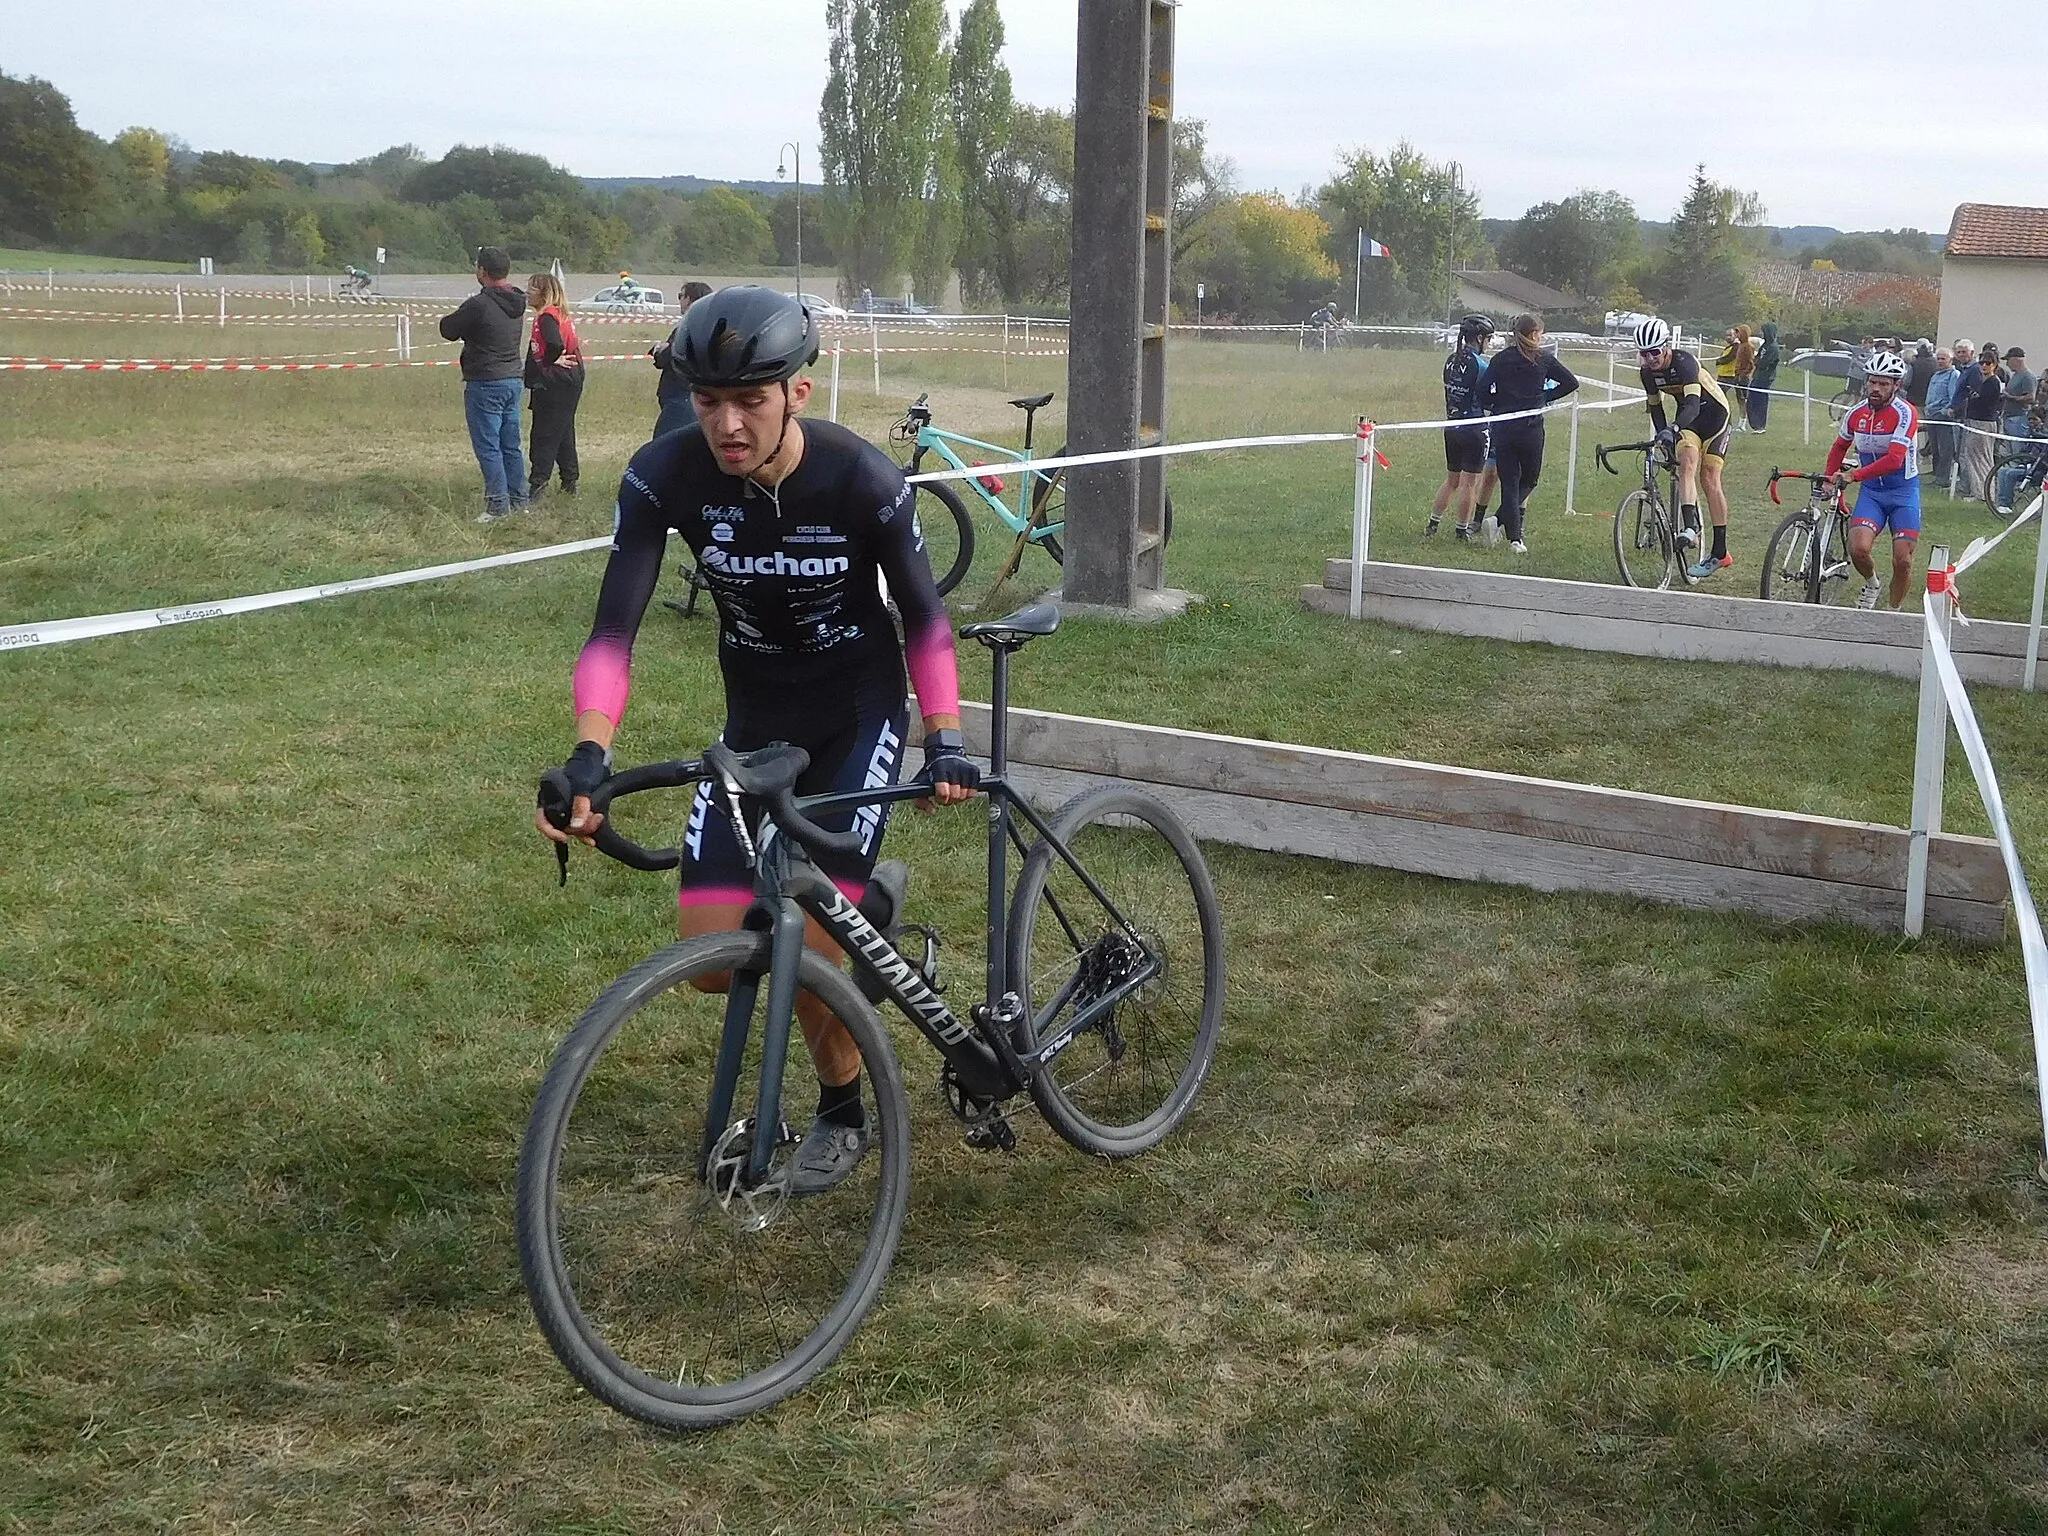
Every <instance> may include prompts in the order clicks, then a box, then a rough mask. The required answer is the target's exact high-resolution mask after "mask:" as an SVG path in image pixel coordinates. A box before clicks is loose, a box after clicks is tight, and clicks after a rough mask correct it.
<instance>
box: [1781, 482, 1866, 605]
mask: <svg viewBox="0 0 2048 1536" xmlns="http://www.w3.org/2000/svg"><path fill="white" fill-rule="evenodd" d="M1780 480H1804V481H1805V482H1806V485H1807V493H1806V505H1805V506H1803V507H1801V508H1800V509H1799V510H1798V511H1796V512H1793V513H1791V514H1789V515H1788V516H1787V517H1786V519H1785V520H1784V521H1783V522H1782V523H1780V524H1778V527H1777V531H1776V532H1775V533H1773V534H1772V535H1771V542H1770V543H1769V544H1767V545H1765V546H1764V574H1763V581H1762V583H1761V585H1760V587H1759V589H1758V593H1757V595H1758V596H1759V597H1764V598H1770V599H1774V600H1775V601H1777V602H1781V603H1838V602H1840V601H1841V600H1842V597H1843V594H1844V593H1846V592H1847V591H1848V590H1849V577H1850V574H1851V573H1852V572H1853V571H1854V570H1855V567H1854V566H1853V565H1852V564H1850V561H1849V508H1848V506H1847V505H1846V504H1845V503H1844V501H1843V500H1842V488H1841V487H1840V486H1838V485H1836V484H1835V482H1834V481H1833V480H1832V479H1830V478H1829V477H1828V476H1826V475H1812V474H1807V473H1805V472H1804V471H1802V470H1796V469H1773V470H1772V471H1771V500H1772V501H1773V502H1775V503H1777V505H1779V506H1783V505H1784V503H1783V502H1782V501H1781V500H1779V497H1778V482H1779V481H1780Z"/></svg>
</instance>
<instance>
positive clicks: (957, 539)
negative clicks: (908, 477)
mask: <svg viewBox="0 0 2048 1536" xmlns="http://www.w3.org/2000/svg"><path fill="white" fill-rule="evenodd" d="M917 527H918V531H919V532H920V533H922V534H923V535H924V548H925V554H926V556H927V557H928V558H929V559H930V560H931V563H932V581H933V582H934V583H935V584H936V585H937V586H938V589H939V596H941V597H944V596H945V595H946V594H947V593H948V592H950V591H952V590H953V589H954V588H955V587H957V586H959V585H960V578H961V577H963V576H965V575H966V574H967V567H968V566H970V565H972V564H973V563H974V520H973V519H972V518H970V517H969V516H968V515H967V505H966V503H965V502H963V501H961V499H960V493H959V492H958V491H956V490H954V489H953V487H952V486H950V485H948V484H947V483H946V482H945V481H943V480H935V481H931V482H929V483H927V484H924V485H920V486H919V487H918V488H917Z"/></svg>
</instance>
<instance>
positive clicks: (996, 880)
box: [698, 647, 1160, 1181]
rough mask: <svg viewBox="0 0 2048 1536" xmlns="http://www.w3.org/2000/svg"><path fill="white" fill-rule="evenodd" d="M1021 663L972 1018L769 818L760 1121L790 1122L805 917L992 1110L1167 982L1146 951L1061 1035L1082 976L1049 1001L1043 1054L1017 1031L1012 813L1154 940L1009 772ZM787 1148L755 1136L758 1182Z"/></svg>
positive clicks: (739, 1004)
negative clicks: (983, 962)
mask: <svg viewBox="0 0 2048 1536" xmlns="http://www.w3.org/2000/svg"><path fill="white" fill-rule="evenodd" d="M1008 663H1009V656H1008V653H1007V652H1006V651H1005V650H1003V649H1002V648H1000V647H998V648H996V650H995V678H994V686H993V690H992V695H991V703H992V709H991V716H992V720H993V725H992V729H991V740H990V743H989V772H988V773H987V774H986V775H984V776H983V778H982V781H981V788H982V790H983V792H984V793H985V794H986V795H987V797H988V802H989V829H988V922H987V937H988V977H987V995H986V997H985V998H984V1000H983V1001H982V1002H981V1003H980V1004H978V1005H977V1006H975V1007H974V1008H971V1009H970V1010H969V1021H962V1020H961V1018H960V1017H959V1016H958V1015H957V1014H955V1013H954V1012H953V1010H952V1008H951V1007H949V1006H948V1005H947V1003H946V1002H945V1000H944V999H943V998H942V997H940V996H939V994H938V993H937V992H936V991H934V990H933V989H932V987H931V986H930V984H929V983H928V982H926V980H925V978H924V976H923V974H922V973H921V972H920V971H919V969H918V967H916V966H915V965H913V964H911V962H910V961H909V960H907V959H905V958H904V956H903V954H902V952H901V951H900V950H898V949H897V948H896V947H895V945H893V944H892V943H890V941H889V939H888V938H887V937H886V936H885V935H884V934H882V933H881V932H880V930H878V929H877V928H876V927H875V926H874V924H873V923H871V922H869V921H868V919H867V917H866V916H865V915H864V914H863V913H862V912H861V910H860V908H859V907H858V906H856V905H855V904H854V903H853V902H851V901H849V900H848V899H847V898H846V895H845V893H844V892H842V891H841V890H840V889H839V888H838V887H837V886H836V885H834V884H833V883H832V881H831V880H829V879H828V878H826V876H825V875H823V874H822V873H820V872H819V870H818V869H817V867H816V866H815V865H814V864H812V863H811V861H810V860H809V859H808V858H807V857H806V856H805V855H804V853H803V851H802V849H801V848H798V847H795V846H794V845H793V841H792V839H791V838H790V837H789V836H788V835H787V834H785V833H784V832H783V831H782V830H781V829H780V828H778V827H777V826H776V825H775V824H774V822H773V821H768V822H766V823H765V824H764V826H763V828H762V833H761V838H760V843H759V848H758V850H757V852H756V855H755V861H754V901H753V903H752V905H750V906H749V907H748V909H747V912H746V915H745V917H744V918H743V919H742V926H743V927H746V928H748V929H750V930H753V931H755V932H766V933H768V934H769V935H770V936H771V937H770V948H769V964H768V976H769V984H768V1004H767V1017H766V1019H765V1021H764V1023H763V1026H762V1027H763V1029H764V1031H765V1033H764V1035H763V1037H762V1063H761V1081H760V1086H759V1089H758V1096H757V1098H756V1100H755V1110H754V1124H755V1125H756V1126H763V1125H780V1124H781V1106H782V1067H783V1062H784V1060H785V1059H786V1056H787V1052H788V1045H789V1031H790V1028H791V1027H792V1024H793V1021H794V1016H795V1005H796V993H797V974H798V967H799V965H800V964H801V961H802V956H803V949H804V921H803V919H804V915H805V914H808V915H809V916H810V917H812V918H814V919H815V920H816V921H817V922H818V924H819V926H820V927H822V928H823V929H824V930H825V931H826V932H827V933H829V934H831V935H832V937H833V940H834V941H835V942H836V943H837V944H838V945H839V947H840V948H841V949H843V950H845V951H846V953H847V954H849V955H851V956H853V957H854V958H855V961H856V963H857V964H859V965H863V966H866V967H867V968H868V969H869V970H871V971H872V972H873V973H874V975H875V976H876V978H877V979H878V980H879V981H880V982H881V984H882V986H883V989H884V990H885V991H886V992H887V993H888V994H889V997H890V998H891V999H892V1000H893V1001H894V1002H895V1003H896V1005H897V1007H899V1008H901V1009H902V1010H903V1013H904V1016H905V1017H907V1018H908V1019H909V1020H910V1021H911V1023H912V1024H914V1025H915V1026H916V1027H917V1030H918V1032H919V1033H920V1034H922V1035H923V1036H924V1037H925V1039H926V1040H928V1041H930V1042H931V1045H932V1048H933V1049H934V1050H936V1051H937V1052H938V1053H939V1055H940V1056H941V1057H943V1058H944V1059H945V1060H946V1061H947V1062H949V1063H950V1064H951V1065H952V1067H953V1070H954V1072H955V1073H956V1074H957V1076H958V1079H959V1082H960V1086H961V1088H962V1089H963V1090H964V1091H965V1092H966V1093H967V1094H969V1095H971V1096H972V1097H973V1098H975V1099H976V1100H979V1101H980V1102H982V1103H984V1104H989V1105H993V1104H995V1103H998V1102H1000V1101H1001V1100H1004V1099H1008V1098H1011V1097H1013V1096H1014V1095H1016V1094H1017V1093H1020V1092H1022V1091H1023V1089H1024V1088H1025V1087H1026V1085H1027V1084H1028V1083H1029V1082H1030V1080H1031V1078H1032V1077H1033V1076H1035V1075H1036V1074H1037V1073H1038V1072H1039V1071H1040V1070H1041V1069H1042V1068H1043V1067H1044V1066H1045V1065H1046V1064H1047V1063H1049V1062H1050V1061H1051V1060H1052V1059H1053V1058H1054V1057H1055V1056H1057V1055H1059V1053H1060V1052H1061V1051H1063V1050H1065V1049H1066V1047H1067V1045H1068V1044H1069V1043H1070V1042H1071V1041H1072V1039H1073V1038H1074V1036H1075V1035H1077V1034H1079V1033H1080V1032H1081V1031H1082V1030H1084V1029H1086V1028H1088V1027H1089V1026H1090V1025H1092V1024H1093V1023H1094V1022H1095V1021H1096V1020H1097V1019H1099V1018H1101V1017H1103V1016H1104V1015H1105V1014H1107V1013H1109V1012H1110V1011H1111V1010H1112V1009H1114V1008H1115V1007H1116V1006H1117V1005H1118V1004H1119V1003H1121V1002H1122V1001H1123V1000H1124V999H1125V998H1126V997H1128V996H1129V995H1130V994H1131V993H1133V992H1135V991H1137V990H1138V989H1139V988H1141V987H1143V986H1145V985H1147V984H1148V983H1149V982H1151V981H1152V980H1153V979H1154V978H1155V977H1156V976H1158V974H1159V971H1160V965H1159V961H1158V958H1157V957H1156V956H1155V955H1152V954H1151V953H1150V951H1149V950H1146V954H1147V961H1146V963H1145V965H1144V966H1142V967H1140V968H1139V969H1138V970H1137V972H1136V973H1135V974H1133V975H1132V976H1130V977H1128V978H1127V979H1125V980H1124V981H1123V982H1121V983H1120V984H1119V985H1117V986H1116V987H1115V988H1113V989H1111V990H1110V991H1108V992H1105V993H1104V994H1103V995H1102V996H1100V997H1097V998H1095V999H1093V1000H1092V1001H1091V1002H1089V1003H1088V1005H1087V1006H1086V1007H1084V1008H1081V1009H1078V1010H1076V1011H1075V1013H1074V1014H1073V1016H1072V1017H1071V1018H1070V1019H1068V1020H1067V1021H1066V1023H1065V1025H1064V1027H1063V1028H1062V1029H1061V1030H1060V1032H1059V1033H1058V1034H1056V1035H1053V1036H1050V1037H1048V1036H1046V1035H1045V1032H1044V1028H1043V1026H1044V1024H1045V1023H1046V1022H1047V1021H1049V1020H1050V1019H1052V1018H1053V1017H1054V1016H1055V1015H1056V1014H1057V1013H1058V1012H1059V1010H1060V1009H1061V1008H1063V1007H1065V1006H1066V1004H1067V1003H1068V1002H1069V1001H1070V1000H1071V997H1072V991H1073V987H1074V985H1076V981H1070V982H1069V983H1068V984H1067V986H1066V987H1065V988H1064V989H1062V991H1061V992H1060V993H1059V995H1057V996H1055V997H1053V998H1050V999H1047V1000H1044V1002H1043V1005H1042V1007H1041V1008H1040V1011H1039V1013H1038V1015H1037V1017H1036V1018H1035V1019H1034V1020H1033V1030H1032V1039H1033V1040H1034V1041H1035V1042H1036V1044H1035V1047H1034V1048H1033V1049H1032V1050H1031V1051H1030V1052H1029V1054H1023V1053H1020V1052H1019V1051H1018V1050H1017V1048H1016V1046H1015V1044H1014V1042H1013V1041H1012V1039H1011V1030H1012V1028H1013V1026H1014V1025H1015V1024H1016V1023H1017V1022H1018V1021H1019V1019H1020V1018H1021V1017H1022V1004H1021V1002H1020V1000H1019V999H1018V997H1017V995H1016V993H1015V992H1014V990H1013V989H1012V987H1011V985H1010V982H1011V977H1010V974H1009V944H1008V942H1007V941H1008V936H1009V913H1008V891H1009V851H1010V847H1011V845H1012V844H1014V845H1015V846H1016V848H1017V850H1018V852H1020V853H1024V852H1026V851H1027V850H1026V849H1025V846H1024V840H1023V837H1022V835H1021V834H1019V833H1018V832H1017V830H1016V826H1015V823H1014V821H1013V819H1012V812H1013V811H1014V812H1015V813H1016V814H1017V815H1021V816H1022V817H1023V819H1024V820H1025V821H1026V822H1028V823H1029V824H1030V826H1031V829H1032V830H1033V831H1034V832H1036V833H1037V834H1038V837H1039V840H1040V843H1041V845H1043V846H1045V847H1049V848H1051V849H1052V850H1053V852H1054V853H1055V854H1056V855H1057V856H1058V857H1059V858H1060V860H1061V861H1062V862H1064V863H1065V864H1066V866H1067V867H1068V868H1069V869H1070V870H1072V871H1073V873H1074V875H1075V877H1076V878H1078V879H1079V880H1080V881H1081V882H1082V884H1083V885H1085V886H1086V887H1087V888H1088V890H1089V892H1090V894H1091V895H1093V896H1094V897H1095V899H1096V900H1097V901H1099V902H1101V903H1102V905H1103V908H1104V910H1105V911H1107V912H1110V913H1112V914H1114V915H1115V918H1116V921H1117V922H1118V923H1119V924H1121V925H1122V927H1123V929H1124V931H1125V932H1126V933H1127V934H1128V935H1129V936H1130V938H1131V939H1132V940H1133V941H1135V942H1137V943H1138V944H1139V946H1140V948H1141V949H1144V948H1145V946H1144V944H1143V940H1142V938H1141V936H1140V935H1139V933H1138V931H1137V930H1136V928H1134V927H1133V926H1132V924H1131V922H1130V920H1129V919H1128V918H1126V917H1125V916H1124V915H1123V913H1122V912H1121V911H1119V910H1118V908H1117V906H1116V903H1115V902H1114V901H1112V900H1111V899H1110V897H1109V895H1108V893H1107V892H1106V891H1104V890H1103V889H1102V887H1101V885H1100V884H1099V883H1098V882H1097V881H1096V879H1095V878H1094V876H1092V875H1091V874H1089V873H1088V871H1087V870H1086V869H1085V868H1084V867H1083V866H1082V865H1081V863H1080V862H1079V861H1078V860H1077V859H1076V858H1075V857H1074V855H1073V853H1072V852H1071V851H1070V850H1069V849H1068V848H1067V846H1066V844H1065V843H1063V842H1061V841H1060V839H1059V838H1058V837H1056V836H1055V835H1054V834H1053V831H1052V828H1051V826H1050V824H1049V823H1048V821H1047V820H1046V819H1045V818H1044V817H1042V816H1040V815H1039V814H1038V812H1037V811H1035V810H1033V809H1032V807H1031V805H1030V803H1029V802H1028V801H1026V800H1025V799H1024V797H1023V796H1022V795H1021V794H1020V793H1018V791H1017V790H1016V789H1015V788H1014V787H1013V786H1012V785H1011V784H1010V782H1009V780H1008V778H1007V777H1005V774H1006V772H1007V769H1008V759H1009V741H1008V736H1009V720H1008V706H1009V665H1008ZM725 793H726V799H727V803H728V810H729V813H731V814H733V815H734V816H735V818H736V822H737V825H736V830H737V831H739V832H740V833H741V834H742V835H741V846H742V848H746V847H749V846H751V845H752V840H751V839H750V838H749V837H747V836H746V835H745V826H744V818H742V817H739V815H738V805H737V798H738V797H737V796H735V795H733V794H732V793H731V792H730V791H729V790H728V791H726V792H725ZM930 794H931V786H930V785H929V784H923V783H917V782H912V783H908V784H897V785H892V786H890V787H888V788H886V789H858V790H848V791H845V792H843V793H840V794H833V795H815V796H809V797H806V798H803V799H800V800H798V801H796V802H795V803H796V806H797V808H798V810H800V811H802V812H803V813H804V814H805V815H806V816H813V815H816V814H818V813H829V812H833V811H841V810H847V809H852V808H857V807H861V806H870V805H890V804H894V803H895V802H897V801H900V800H916V799H923V798H925V797H927V796H929V795H930ZM1052 907H1053V911H1054V912H1055V915H1057V916H1058V917H1059V921H1060V922H1061V924H1062V926H1064V927H1066V928H1067V931H1068V934H1069V936H1070V937H1071V936H1072V934H1073V930H1072V927H1071V925H1068V924H1067V922H1066V918H1065V916H1064V914H1061V913H1059V911H1058V903H1057V901H1054V902H1053V903H1052ZM1077 980H1078V978H1077ZM759 987H760V977H759V976H758V975H754V974H749V973H744V972H736V973H734V975H733V977H732V980H731V984H730V991H729V993H728V996H727V1001H726V1010H725V1026H724V1031H723V1033H722V1035H721V1037H720V1040H719V1048H718V1061H717V1065H716V1068H715V1069H714V1072H713V1074H712V1089H711V1099H710V1103H709V1104H708V1105H707V1107H706V1112H705V1120H704V1133H703V1137H702V1139H701V1141H700V1143H699V1147H698V1171H699V1173H700V1175H701V1174H702V1173H703V1171H704V1169H705V1168H706V1166H707V1165H708V1162H709V1159H710V1156H711V1152H712V1149H713V1147H714V1146H715V1145H716V1144H717V1142H718V1139H719V1138H720V1137H721V1136H722V1135H724V1133H725V1129H726V1127H727V1126H728V1125H730V1124H731V1121H732V1105H733V1099H734V1097H735V1095H736V1093H737V1092H738V1088H739V1072H740V1062H741V1058H742V1057H743V1056H744V1054H745V1050H746V1043H747V1036H748V1033H749V1031H750V1030H751V1029H752V1028H753V1014H754V1003H755V999H756V996H757V995H758V991H759ZM774 1144H775V1139H774V1138H773V1137H768V1136H755V1137H754V1138H753V1144H752V1146H751V1148H750V1151H749V1157H750V1163H749V1168H748V1172H749V1175H750V1177H752V1178H753V1179H755V1180H756V1181H760V1180H765V1179H766V1178H767V1176H768V1167H769V1160H770V1154H771V1153H772V1152H773V1150H774Z"/></svg>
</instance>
